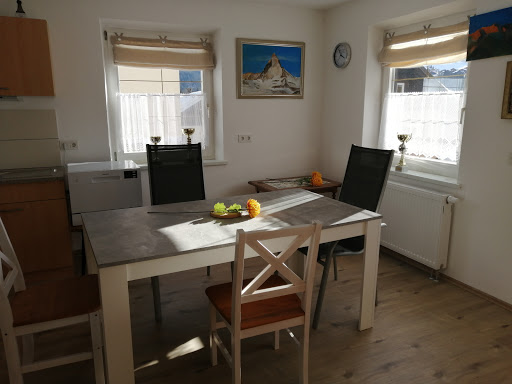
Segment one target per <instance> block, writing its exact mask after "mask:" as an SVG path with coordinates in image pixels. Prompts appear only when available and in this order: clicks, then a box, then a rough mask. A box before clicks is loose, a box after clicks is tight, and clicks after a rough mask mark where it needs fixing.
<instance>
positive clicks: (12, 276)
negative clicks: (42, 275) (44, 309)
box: [0, 217, 25, 295]
mask: <svg viewBox="0 0 512 384" xmlns="http://www.w3.org/2000/svg"><path fill="white" fill-rule="evenodd" d="M0 252H1V254H2V255H1V257H0V285H1V286H2V290H6V291H5V294H6V295H8V294H9V292H10V290H11V288H12V286H13V285H14V289H15V290H16V292H17V291H22V290H24V289H25V279H24V278H23V273H22V271H21V267H20V263H19V261H18V257H17V256H16V252H14V248H13V247H12V243H11V240H10V239H9V235H8V234H7V230H6V229H5V226H4V223H3V221H2V218H1V217H0Z"/></svg>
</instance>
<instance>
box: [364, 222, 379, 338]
mask: <svg viewBox="0 0 512 384" xmlns="http://www.w3.org/2000/svg"><path fill="white" fill-rule="evenodd" d="M381 221H382V220H371V221H368V222H367V223H366V236H365V245H364V249H365V252H364V255H363V282H362V287H361V312H360V315H359V316H360V317H359V330H360V331H363V330H365V329H368V328H371V327H373V320H374V315H375V294H376V290H377V273H378V270H379V248H380V224H381Z"/></svg>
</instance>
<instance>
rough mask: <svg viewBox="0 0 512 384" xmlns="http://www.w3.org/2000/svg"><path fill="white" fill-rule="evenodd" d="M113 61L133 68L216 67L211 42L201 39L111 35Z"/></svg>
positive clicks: (198, 68)
mask: <svg viewBox="0 0 512 384" xmlns="http://www.w3.org/2000/svg"><path fill="white" fill-rule="evenodd" d="M110 41H111V43H112V45H113V47H114V64H116V65H126V66H132V67H169V68H176V69H183V70H203V69H213V68H215V65H214V61H213V49H212V45H211V44H210V43H208V42H207V41H206V39H201V42H191V41H174V40H167V38H166V37H160V38H159V39H147V38H138V37H126V36H123V35H122V34H116V35H113V36H111V38H110Z"/></svg>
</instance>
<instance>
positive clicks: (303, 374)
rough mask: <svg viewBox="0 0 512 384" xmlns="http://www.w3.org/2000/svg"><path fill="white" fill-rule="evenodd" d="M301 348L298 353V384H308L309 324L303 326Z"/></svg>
mask: <svg viewBox="0 0 512 384" xmlns="http://www.w3.org/2000/svg"><path fill="white" fill-rule="evenodd" d="M301 344H302V348H301V351H300V367H301V370H300V377H299V383H300V384H308V380H309V322H306V323H305V324H304V335H303V337H302V343H301Z"/></svg>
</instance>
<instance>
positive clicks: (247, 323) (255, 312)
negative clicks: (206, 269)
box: [205, 275, 304, 329]
mask: <svg viewBox="0 0 512 384" xmlns="http://www.w3.org/2000/svg"><path fill="white" fill-rule="evenodd" d="M250 281H251V279H247V280H244V281H243V286H246V285H247V284H248V283H249V282H250ZM284 284H287V283H286V281H284V280H283V279H282V278H281V277H280V276H276V275H272V276H270V277H269V278H268V279H267V281H266V282H265V283H264V284H263V285H262V286H261V289H264V288H270V287H277V286H279V285H284ZM205 292H206V295H207V296H208V298H209V299H210V301H211V302H212V304H213V305H214V306H215V308H216V309H217V311H218V312H219V313H220V314H221V315H222V317H223V318H224V319H226V320H227V321H228V323H229V324H231V300H232V283H224V284H219V285H214V286H211V287H208V288H206V291H205ZM301 316H304V311H303V310H302V307H301V301H300V298H299V297H298V296H297V295H295V294H292V295H286V296H281V297H277V298H272V299H266V300H261V301H256V302H253V303H245V304H242V319H241V329H249V328H254V327H259V326H262V325H266V324H271V323H276V322H279V321H283V320H289V319H293V318H296V317H301Z"/></svg>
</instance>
